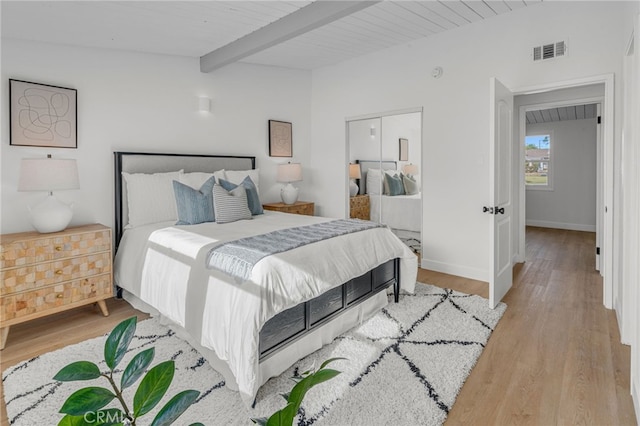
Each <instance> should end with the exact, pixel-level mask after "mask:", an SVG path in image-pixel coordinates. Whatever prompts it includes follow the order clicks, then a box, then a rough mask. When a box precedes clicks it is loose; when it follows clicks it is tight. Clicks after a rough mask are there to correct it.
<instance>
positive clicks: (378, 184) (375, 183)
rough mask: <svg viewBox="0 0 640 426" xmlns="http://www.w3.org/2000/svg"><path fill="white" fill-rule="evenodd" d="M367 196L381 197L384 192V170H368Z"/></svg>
mask: <svg viewBox="0 0 640 426" xmlns="http://www.w3.org/2000/svg"><path fill="white" fill-rule="evenodd" d="M366 189H367V194H369V195H380V191H381V190H382V170H380V169H368V170H367V188H366Z"/></svg>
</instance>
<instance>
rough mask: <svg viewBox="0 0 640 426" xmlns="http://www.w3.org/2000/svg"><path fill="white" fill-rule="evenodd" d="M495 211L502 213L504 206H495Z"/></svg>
mask: <svg viewBox="0 0 640 426" xmlns="http://www.w3.org/2000/svg"><path fill="white" fill-rule="evenodd" d="M495 212H496V214H498V213H500V214H504V207H500V208H498V207H496V209H495Z"/></svg>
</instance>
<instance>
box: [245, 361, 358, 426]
mask: <svg viewBox="0 0 640 426" xmlns="http://www.w3.org/2000/svg"><path fill="white" fill-rule="evenodd" d="M339 359H346V358H330V359H328V360H326V361H325V362H323V363H322V365H320V368H318V369H317V370H313V369H311V370H307V371H305V372H304V373H302V374H299V375H296V376H293V377H292V378H291V380H293V381H294V382H296V385H295V386H294V387H293V389H291V392H289V393H282V394H280V395H281V396H282V397H283V398H284V399H285V401H287V405H285V406H284V408H282V409H280V410H278V411H276V412H275V413H273V414H272V415H271V416H269V418H267V417H260V418H252V419H251V420H252V421H253V422H254V423H257V424H259V425H260V426H292V425H293V419H294V418H295V417H296V415H297V414H298V410H299V409H300V404H301V403H302V400H303V398H304V397H305V395H306V394H307V392H308V391H309V390H310V389H311V388H312V387H314V386H316V385H319V384H320V383H323V382H326V381H327V380H331V379H333V378H334V377H336V376H337V375H338V374H340V373H341V372H340V371H338V370H333V369H330V368H325V367H326V366H327V365H329V364H330V363H332V362H334V361H337V360H339Z"/></svg>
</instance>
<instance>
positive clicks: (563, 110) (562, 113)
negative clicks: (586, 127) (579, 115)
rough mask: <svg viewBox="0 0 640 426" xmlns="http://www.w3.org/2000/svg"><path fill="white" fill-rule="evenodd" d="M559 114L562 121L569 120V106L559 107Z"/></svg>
mask: <svg viewBox="0 0 640 426" xmlns="http://www.w3.org/2000/svg"><path fill="white" fill-rule="evenodd" d="M558 116H559V117H560V121H566V120H568V119H569V113H568V112H567V107H561V108H558Z"/></svg>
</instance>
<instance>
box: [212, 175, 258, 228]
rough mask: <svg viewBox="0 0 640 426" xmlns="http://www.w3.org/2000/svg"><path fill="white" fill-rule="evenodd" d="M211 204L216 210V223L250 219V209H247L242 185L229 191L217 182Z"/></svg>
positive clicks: (245, 194) (245, 195) (245, 191)
mask: <svg viewBox="0 0 640 426" xmlns="http://www.w3.org/2000/svg"><path fill="white" fill-rule="evenodd" d="M213 205H214V207H215V210H216V223H229V222H235V221H236V220H243V219H251V210H249V205H248V203H247V190H246V189H245V188H244V186H242V185H240V186H238V187H236V188H234V189H232V190H231V191H227V190H226V189H224V188H223V187H222V186H220V185H218V184H216V185H214V186H213Z"/></svg>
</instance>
